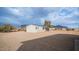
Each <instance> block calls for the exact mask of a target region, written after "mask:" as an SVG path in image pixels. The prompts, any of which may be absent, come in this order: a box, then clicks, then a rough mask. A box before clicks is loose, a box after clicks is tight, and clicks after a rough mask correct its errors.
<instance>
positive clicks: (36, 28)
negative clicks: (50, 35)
mask: <svg viewBox="0 0 79 59" xmlns="http://www.w3.org/2000/svg"><path fill="white" fill-rule="evenodd" d="M42 31H44V29H43V27H42V26H38V25H28V26H26V32H42Z"/></svg>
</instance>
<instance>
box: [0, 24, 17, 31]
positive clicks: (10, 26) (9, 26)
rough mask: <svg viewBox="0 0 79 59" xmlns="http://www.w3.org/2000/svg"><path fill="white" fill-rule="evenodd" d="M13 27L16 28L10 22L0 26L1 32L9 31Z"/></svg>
mask: <svg viewBox="0 0 79 59" xmlns="http://www.w3.org/2000/svg"><path fill="white" fill-rule="evenodd" d="M13 29H16V28H15V27H14V26H12V25H10V24H5V25H3V26H0V31H1V32H10V31H11V30H13Z"/></svg>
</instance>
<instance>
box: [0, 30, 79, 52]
mask: <svg viewBox="0 0 79 59" xmlns="http://www.w3.org/2000/svg"><path fill="white" fill-rule="evenodd" d="M56 34H72V35H79V32H78V31H60V30H58V31H57V30H55V31H49V32H40V33H27V32H10V33H0V51H16V50H17V49H18V48H19V47H20V46H21V45H22V43H21V42H23V41H29V40H34V39H36V38H42V37H46V36H50V35H56ZM60 39H61V37H60Z"/></svg>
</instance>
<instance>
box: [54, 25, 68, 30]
mask: <svg viewBox="0 0 79 59" xmlns="http://www.w3.org/2000/svg"><path fill="white" fill-rule="evenodd" d="M53 29H55V30H67V29H68V28H67V27H66V26H61V25H57V26H54V27H53Z"/></svg>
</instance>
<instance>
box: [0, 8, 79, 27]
mask: <svg viewBox="0 0 79 59" xmlns="http://www.w3.org/2000/svg"><path fill="white" fill-rule="evenodd" d="M45 20H50V21H51V23H52V25H62V26H67V27H71V28H79V8H78V7H12V8H11V7H6V8H2V7H0V23H1V24H5V23H9V24H16V25H22V24H38V25H42V24H43V23H44V21H45Z"/></svg>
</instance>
